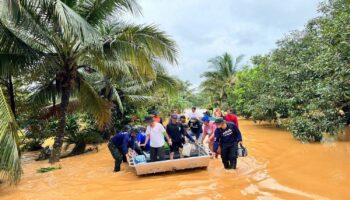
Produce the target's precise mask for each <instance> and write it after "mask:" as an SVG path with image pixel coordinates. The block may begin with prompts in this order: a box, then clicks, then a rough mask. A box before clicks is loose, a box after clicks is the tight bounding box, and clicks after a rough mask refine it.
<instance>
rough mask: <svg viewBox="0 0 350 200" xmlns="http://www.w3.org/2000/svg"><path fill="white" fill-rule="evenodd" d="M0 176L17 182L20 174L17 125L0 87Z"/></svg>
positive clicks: (11, 181)
mask: <svg viewBox="0 0 350 200" xmlns="http://www.w3.org/2000/svg"><path fill="white" fill-rule="evenodd" d="M0 119H1V121H0V178H1V179H5V180H8V181H9V182H10V183H17V182H18V181H19V179H20V178H21V175H22V170H21V161H20V152H19V141H18V135H17V134H18V133H17V131H18V126H17V123H16V121H15V118H14V116H13V114H12V112H11V110H10V108H9V106H8V105H7V102H6V98H5V96H4V94H3V93H2V90H1V88H0Z"/></svg>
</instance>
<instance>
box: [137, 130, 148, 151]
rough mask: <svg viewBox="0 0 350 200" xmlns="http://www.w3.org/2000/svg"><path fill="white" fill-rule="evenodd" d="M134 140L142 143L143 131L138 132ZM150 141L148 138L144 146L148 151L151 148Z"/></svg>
mask: <svg viewBox="0 0 350 200" xmlns="http://www.w3.org/2000/svg"><path fill="white" fill-rule="evenodd" d="M136 141H137V142H139V143H140V144H144V143H145V142H146V134H145V133H144V132H138V133H137V135H136ZM150 142H151V140H148V142H147V144H146V146H145V150H146V151H149V150H150V149H151V146H150Z"/></svg>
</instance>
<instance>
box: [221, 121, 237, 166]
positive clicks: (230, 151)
mask: <svg viewBox="0 0 350 200" xmlns="http://www.w3.org/2000/svg"><path fill="white" fill-rule="evenodd" d="M215 124H216V130H215V141H214V152H217V150H218V147H219V146H220V148H221V159H222V163H223V164H224V167H225V169H236V167H237V150H238V145H240V144H241V143H242V135H241V132H240V131H239V129H238V127H237V126H236V125H235V124H234V123H232V122H226V121H225V120H223V119H222V118H218V119H216V120H215Z"/></svg>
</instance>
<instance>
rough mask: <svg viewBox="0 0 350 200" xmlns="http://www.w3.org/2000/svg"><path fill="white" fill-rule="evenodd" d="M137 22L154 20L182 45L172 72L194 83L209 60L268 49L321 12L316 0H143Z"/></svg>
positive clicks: (148, 22)
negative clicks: (177, 61) (219, 56)
mask: <svg viewBox="0 0 350 200" xmlns="http://www.w3.org/2000/svg"><path fill="white" fill-rule="evenodd" d="M139 2H140V4H141V6H142V9H143V16H142V17H139V18H137V19H136V22H137V23H146V24H156V25H158V26H159V28H160V29H162V30H164V31H166V32H167V33H168V34H169V35H171V36H172V37H173V38H174V39H175V40H176V41H177V43H178V45H179V47H180V51H181V52H180V62H179V66H178V67H177V68H175V69H174V68H172V69H170V72H171V73H172V74H175V75H177V76H179V77H180V78H181V79H183V80H190V81H191V82H192V83H193V84H195V85H198V84H199V83H200V78H199V77H200V74H201V73H202V72H203V71H204V70H206V69H207V67H208V63H207V60H208V59H210V58H212V57H215V56H217V55H221V54H222V53H224V52H229V53H231V54H232V55H233V56H238V55H240V54H244V55H246V58H247V59H248V58H249V57H250V56H253V55H256V54H264V53H268V52H269V50H271V49H272V48H274V47H275V42H276V41H277V40H279V39H281V38H283V36H284V35H285V34H287V33H288V32H289V31H292V30H294V29H300V28H302V27H303V26H304V25H305V24H306V22H307V21H308V20H309V19H311V18H312V17H315V16H317V13H316V10H317V6H318V2H319V1H318V0H284V1H281V0H215V1H213V0H140V1H139Z"/></svg>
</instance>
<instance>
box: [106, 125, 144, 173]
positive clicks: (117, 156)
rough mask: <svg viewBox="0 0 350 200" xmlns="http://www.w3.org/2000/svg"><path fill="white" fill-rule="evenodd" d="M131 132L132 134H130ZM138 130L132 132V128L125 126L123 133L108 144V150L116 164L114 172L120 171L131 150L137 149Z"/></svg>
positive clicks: (116, 135) (115, 136) (118, 134)
mask: <svg viewBox="0 0 350 200" xmlns="http://www.w3.org/2000/svg"><path fill="white" fill-rule="evenodd" d="M129 132H130V133H129ZM136 132H137V131H136V130H131V128H130V126H128V125H127V126H125V127H124V129H123V131H122V132H119V133H117V134H115V135H114V136H113V137H112V138H111V139H110V140H109V142H108V149H109V151H110V152H111V154H112V156H113V158H114V161H115V164H114V172H119V171H120V165H121V163H122V162H123V160H124V161H125V162H126V161H127V160H126V158H127V156H128V151H129V148H131V149H134V147H135V136H136Z"/></svg>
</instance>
